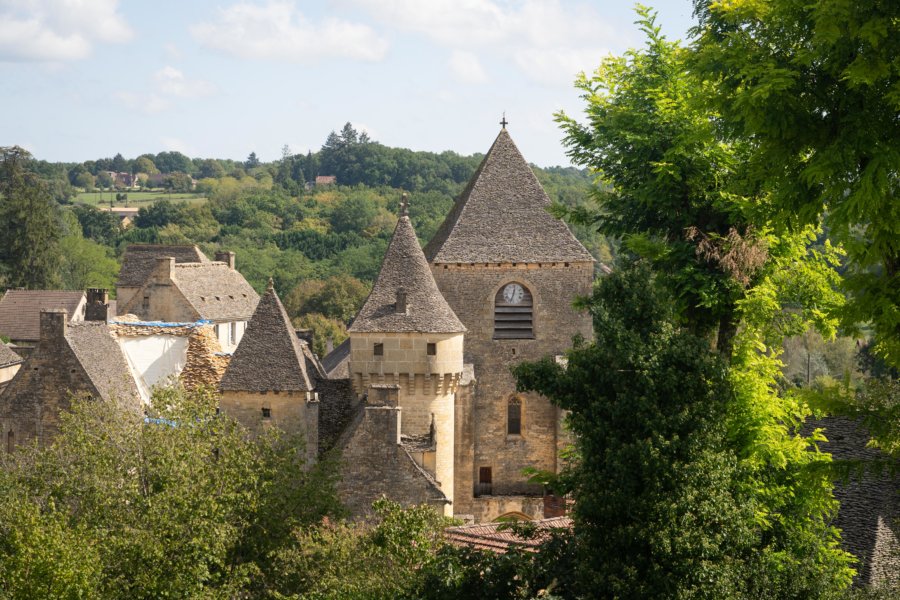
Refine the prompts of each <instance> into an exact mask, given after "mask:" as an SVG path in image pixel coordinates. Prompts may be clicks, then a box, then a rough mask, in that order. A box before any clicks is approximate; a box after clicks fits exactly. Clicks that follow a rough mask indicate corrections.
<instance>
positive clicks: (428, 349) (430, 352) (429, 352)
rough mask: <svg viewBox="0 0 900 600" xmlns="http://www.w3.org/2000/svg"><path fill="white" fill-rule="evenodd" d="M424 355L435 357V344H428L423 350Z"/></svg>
mask: <svg viewBox="0 0 900 600" xmlns="http://www.w3.org/2000/svg"><path fill="white" fill-rule="evenodd" d="M425 353H426V354H427V355H428V356H437V344H433V343H431V342H429V343H428V346H427V347H426V349H425Z"/></svg>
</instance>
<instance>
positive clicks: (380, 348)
mask: <svg viewBox="0 0 900 600" xmlns="http://www.w3.org/2000/svg"><path fill="white" fill-rule="evenodd" d="M375 356H384V344H381V343H378V342H376V343H375Z"/></svg>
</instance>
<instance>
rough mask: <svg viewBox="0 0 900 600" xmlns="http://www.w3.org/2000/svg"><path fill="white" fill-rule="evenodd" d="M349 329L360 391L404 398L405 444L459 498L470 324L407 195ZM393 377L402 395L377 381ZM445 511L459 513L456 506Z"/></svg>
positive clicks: (402, 426)
mask: <svg viewBox="0 0 900 600" xmlns="http://www.w3.org/2000/svg"><path fill="white" fill-rule="evenodd" d="M348 332H349V334H350V377H351V379H352V380H353V387H354V390H355V391H356V393H357V395H358V396H359V397H361V398H362V397H365V398H368V399H369V400H370V402H371V401H374V399H375V398H376V397H377V398H378V400H377V401H378V402H385V401H387V402H390V403H394V402H395V403H396V405H397V406H398V407H399V408H400V409H401V413H400V414H401V416H400V435H401V440H400V443H401V444H402V445H403V446H404V449H405V450H406V451H407V452H408V453H409V455H410V456H411V457H412V458H413V460H415V461H416V463H418V464H419V466H420V467H422V468H423V469H424V470H425V471H427V472H428V473H430V474H431V475H432V476H433V477H434V479H435V480H436V481H437V483H438V485H439V486H440V488H441V491H442V492H443V493H444V495H445V496H446V497H447V499H448V500H450V501H451V502H452V500H453V477H454V471H453V461H454V418H455V416H454V404H455V395H456V391H457V386H458V385H459V382H460V379H461V378H462V372H463V334H464V333H465V327H464V326H463V324H462V323H461V322H460V320H459V319H458V318H457V317H456V315H455V314H454V313H453V310H452V309H451V308H450V306H449V305H448V304H447V301H446V300H444V297H443V296H442V295H441V293H440V291H439V290H438V287H437V284H436V283H435V281H434V277H433V276H432V274H431V269H430V268H429V266H428V263H427V262H426V260H425V255H424V254H423V253H422V249H421V247H420V246H419V241H418V239H417V238H416V233H415V231H414V230H413V227H412V224H411V223H410V221H409V216H408V215H407V211H406V195H405V194H404V199H403V203H402V204H401V211H400V219H399V220H398V222H397V227H396V229H395V230H394V235H393V238H392V239H391V243H390V245H389V246H388V249H387V252H386V253H385V257H384V261H383V262H382V265H381V271H380V273H379V275H378V278H377V279H376V281H375V284H374V285H373V287H372V292H371V293H370V294H369V297H368V298H367V299H366V302H365V304H364V305H363V307H362V309H360V311H359V314H358V315H357V317H356V319H355V320H354V321H353V324H352V325H351V326H350V328H349V329H348ZM385 384H387V385H393V386H397V394H396V396H395V397H392V398H391V397H390V396H386V395H384V394H382V393H375V390H374V389H373V386H378V387H379V388H382V387H383V386H384V385H385ZM386 398H391V399H388V400H385V399H386ZM445 512H446V513H447V514H448V515H449V514H452V506H451V505H449V504H448V505H446V508H445Z"/></svg>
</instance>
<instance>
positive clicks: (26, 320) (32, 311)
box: [0, 290, 87, 354]
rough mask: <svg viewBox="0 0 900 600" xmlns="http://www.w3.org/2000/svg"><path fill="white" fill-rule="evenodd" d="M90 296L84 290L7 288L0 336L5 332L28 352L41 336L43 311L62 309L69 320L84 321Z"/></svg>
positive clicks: (0, 305)
mask: <svg viewBox="0 0 900 600" xmlns="http://www.w3.org/2000/svg"><path fill="white" fill-rule="evenodd" d="M86 305H87V297H86V296H85V293H84V292H81V291H69V290H7V292H6V293H5V294H4V295H3V297H2V298H0V336H5V337H8V338H9V339H10V341H11V342H12V343H13V344H15V345H16V346H18V347H20V348H22V349H23V350H24V352H23V354H24V353H27V351H28V349H29V348H31V347H33V346H35V345H36V344H37V343H38V340H40V338H41V312H42V311H45V310H56V309H60V310H63V311H65V313H66V315H67V319H68V322H70V323H80V322H81V321H84V311H85V307H86Z"/></svg>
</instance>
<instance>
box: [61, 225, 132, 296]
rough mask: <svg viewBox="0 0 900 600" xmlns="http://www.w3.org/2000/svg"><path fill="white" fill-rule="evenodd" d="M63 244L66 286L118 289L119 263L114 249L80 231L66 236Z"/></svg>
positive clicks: (62, 271)
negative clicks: (79, 233) (86, 237)
mask: <svg viewBox="0 0 900 600" xmlns="http://www.w3.org/2000/svg"><path fill="white" fill-rule="evenodd" d="M59 247H60V250H61V253H62V260H61V261H60V265H59V272H60V277H61V280H62V286H63V288H64V289H67V290H84V289H87V288H92V287H93V288H105V289H107V290H111V289H115V287H116V277H118V275H119V263H118V261H116V259H115V258H114V257H113V256H112V254H113V252H112V249H110V248H107V247H105V246H102V245H100V244H98V243H97V242H95V241H93V240H87V239H84V238H83V237H81V236H80V235H69V236H66V237H64V238H63V239H62V241H61V242H60V244H59Z"/></svg>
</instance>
